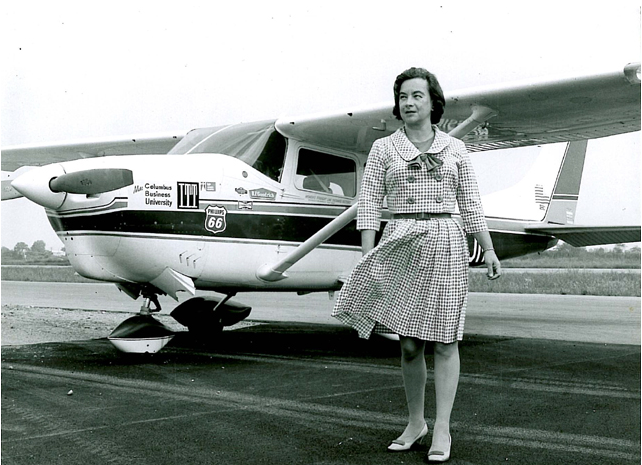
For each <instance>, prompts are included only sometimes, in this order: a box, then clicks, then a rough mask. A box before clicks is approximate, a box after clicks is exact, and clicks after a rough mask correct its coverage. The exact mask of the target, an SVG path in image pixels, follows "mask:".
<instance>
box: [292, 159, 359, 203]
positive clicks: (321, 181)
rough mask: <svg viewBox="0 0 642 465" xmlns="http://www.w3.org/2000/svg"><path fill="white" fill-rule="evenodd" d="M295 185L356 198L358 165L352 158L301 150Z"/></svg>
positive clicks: (300, 187)
mask: <svg viewBox="0 0 642 465" xmlns="http://www.w3.org/2000/svg"><path fill="white" fill-rule="evenodd" d="M294 184H295V185H296V187H297V188H299V189H305V190H311V191H317V192H324V193H326V194H334V195H342V196H344V197H354V196H355V195H356V192H357V165H356V163H355V162H354V161H353V160H351V159H350V158H344V157H338V156H336V155H329V154H327V153H322V152H316V151H314V150H308V149H301V150H299V161H298V164H297V167H296V176H295V179H294Z"/></svg>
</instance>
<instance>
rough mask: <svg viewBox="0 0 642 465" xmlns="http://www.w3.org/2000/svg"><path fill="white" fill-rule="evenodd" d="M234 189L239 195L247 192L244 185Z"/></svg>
mask: <svg viewBox="0 0 642 465" xmlns="http://www.w3.org/2000/svg"><path fill="white" fill-rule="evenodd" d="M234 190H235V191H236V193H237V194H238V195H245V194H247V189H245V188H243V187H237V188H236V189H234Z"/></svg>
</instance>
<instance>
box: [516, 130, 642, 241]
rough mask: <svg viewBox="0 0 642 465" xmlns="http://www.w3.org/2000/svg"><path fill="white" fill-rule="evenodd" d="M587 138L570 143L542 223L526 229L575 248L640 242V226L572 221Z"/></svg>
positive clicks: (573, 219) (580, 180) (641, 237)
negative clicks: (582, 223) (590, 223)
mask: <svg viewBox="0 0 642 465" xmlns="http://www.w3.org/2000/svg"><path fill="white" fill-rule="evenodd" d="M587 145H588V141H586V140H583V141H575V142H569V144H568V146H567V148H566V152H565V154H564V158H563V160H562V165H561V167H560V170H559V173H558V175H557V180H556V181H555V187H554V188H553V192H552V194H551V199H550V202H549V204H548V209H547V210H546V215H545V216H544V219H543V220H542V222H541V223H537V224H530V225H528V226H527V227H526V228H525V229H526V231H527V232H531V233H536V234H549V235H552V236H555V237H556V238H557V239H561V240H563V241H564V242H567V243H569V244H571V245H572V246H574V247H585V246H590V245H605V244H618V243H622V242H640V240H641V239H642V236H641V229H640V226H637V225H633V226H627V225H623V226H580V225H576V224H575V211H576V209H577V201H578V197H579V193H580V184H581V182H582V171H583V169H584V159H585V157H586V147H587Z"/></svg>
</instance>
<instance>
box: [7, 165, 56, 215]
mask: <svg viewBox="0 0 642 465" xmlns="http://www.w3.org/2000/svg"><path fill="white" fill-rule="evenodd" d="M63 174H65V170H64V169H63V168H62V166H61V165H58V164H53V165H47V166H42V167H40V168H34V169H32V170H30V171H28V172H26V173H24V174H22V175H20V176H18V177H17V178H16V179H14V180H13V182H12V183H11V186H12V187H13V188H14V189H15V190H17V191H18V192H20V193H21V194H22V195H24V196H25V197H26V198H28V199H29V200H31V201H32V202H35V203H37V204H38V205H42V206H43V207H45V208H51V209H53V210H55V209H57V208H60V207H61V206H62V204H63V203H64V202H65V199H66V198H67V193H66V192H54V191H52V190H51V188H50V187H49V183H50V182H51V180H52V179H55V178H57V177H59V176H62V175H63Z"/></svg>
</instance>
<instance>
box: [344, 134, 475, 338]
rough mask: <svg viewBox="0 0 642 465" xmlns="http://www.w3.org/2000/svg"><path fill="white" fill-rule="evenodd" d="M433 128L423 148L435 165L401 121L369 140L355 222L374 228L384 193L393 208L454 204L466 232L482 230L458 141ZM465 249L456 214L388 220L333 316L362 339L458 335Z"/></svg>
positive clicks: (440, 209)
mask: <svg viewBox="0 0 642 465" xmlns="http://www.w3.org/2000/svg"><path fill="white" fill-rule="evenodd" d="M433 128H434V130H435V140H434V141H433V144H432V146H431V148H430V149H429V150H428V152H427V153H428V154H430V155H432V156H433V157H434V159H435V160H436V161H437V163H441V166H438V167H437V168H434V169H429V164H426V163H425V162H423V161H422V160H421V158H420V155H421V152H419V150H417V148H416V147H415V146H414V145H413V144H412V142H410V141H409V140H408V138H407V137H406V134H405V131H404V129H403V128H401V129H400V130H398V131H397V132H395V133H394V134H392V135H391V136H389V137H385V138H383V139H379V140H377V141H375V143H374V144H373V146H372V150H371V151H370V155H369V157H368V163H367V165H366V169H365V172H364V177H363V180H362V184H361V194H360V197H359V213H358V215H357V229H359V230H364V229H373V230H379V227H380V222H381V209H382V206H383V199H384V197H385V198H386V201H387V204H388V208H389V209H390V211H391V213H416V212H431V213H454V212H455V208H456V205H458V206H459V212H460V214H461V217H462V219H463V223H464V228H465V230H466V232H468V233H475V232H479V231H484V230H486V229H487V226H486V220H485V218H484V213H483V210H482V206H481V200H480V196H479V191H478V189H477V183H476V181H475V176H474V172H473V170H472V166H471V163H470V160H469V159H468V155H467V153H466V148H465V146H464V144H463V143H462V142H461V141H459V140H457V139H454V138H451V137H450V136H448V135H447V134H445V133H444V132H441V131H440V130H438V129H437V127H436V126H433ZM468 256H469V252H468V246H467V243H466V236H465V234H464V229H462V227H461V226H460V224H459V222H458V221H457V220H455V219H451V218H435V219H430V220H413V219H398V220H392V221H390V222H388V224H387V225H386V228H385V230H384V232H383V235H382V237H381V240H380V241H379V244H378V245H377V247H375V248H374V249H372V250H371V251H370V252H369V253H368V254H366V255H365V256H364V257H363V258H362V259H361V261H360V262H359V263H358V264H357V266H356V267H355V268H354V270H352V273H351V274H350V276H349V278H348V280H347V281H346V283H345V284H344V286H343V288H342V289H341V291H340V292H339V295H338V298H337V302H336V305H335V307H334V310H333V312H332V315H333V316H334V317H336V318H337V319H339V320H340V321H342V322H344V323H346V324H348V325H350V326H352V327H353V328H355V329H356V330H357V331H358V333H359V336H360V337H363V338H368V337H370V335H371V333H372V332H373V331H374V332H394V333H397V334H400V335H404V336H412V337H417V338H420V339H423V340H426V341H437V342H443V343H452V342H455V341H456V340H461V339H462V338H463V333H464V320H465V314H466V302H467V298H468Z"/></svg>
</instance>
